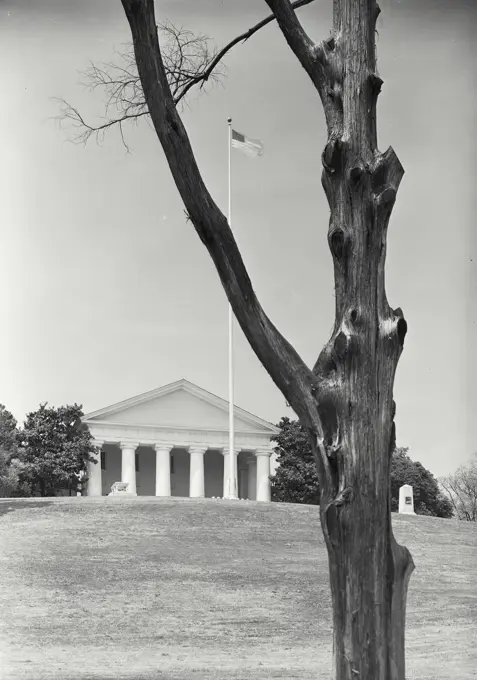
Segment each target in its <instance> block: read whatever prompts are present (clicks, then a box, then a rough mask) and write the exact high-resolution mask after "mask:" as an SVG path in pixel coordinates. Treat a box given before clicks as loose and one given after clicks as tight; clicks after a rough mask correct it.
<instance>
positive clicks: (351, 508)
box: [121, 0, 414, 680]
mask: <svg viewBox="0 0 477 680" xmlns="http://www.w3.org/2000/svg"><path fill="white" fill-rule="evenodd" d="M121 1H122V4H123V7H124V10H125V12H126V16H127V19H128V21H129V25H130V27H131V33H132V37H133V43H134V51H135V56H136V62H137V67H138V72H139V75H140V78H141V84H142V87H143V91H144V95H145V99H146V102H147V105H148V108H149V113H150V116H151V119H152V122H153V125H154V128H155V130H156V133H157V136H158V138H159V141H160V142H161V145H162V147H163V149H164V152H165V155H166V158H167V161H168V163H169V167H170V169H171V172H172V175H173V178H174V181H175V184H176V186H177V188H178V190H179V192H180V194H181V197H182V199H183V201H184V205H185V207H186V211H187V214H188V217H189V218H190V220H191V222H192V224H193V225H194V227H195V229H196V231H197V233H198V235H199V236H200V238H201V240H202V241H203V243H204V245H205V246H206V247H207V249H208V251H209V253H210V255H211V257H212V259H213V261H214V263H215V266H216V268H217V271H218V274H219V276H220V279H221V281H222V284H223V286H224V289H225V291H226V294H227V297H228V299H229V301H230V303H231V305H232V308H233V310H234V313H235V316H236V318H237V320H238V322H239V323H240V326H241V327H242V330H243V332H244V333H245V335H246V337H247V339H248V341H249V342H250V344H251V346H252V348H253V349H254V351H255V353H256V354H257V356H258V358H259V359H260V361H261V362H262V364H263V365H264V367H265V368H266V370H267V371H268V373H269V374H270V376H271V378H272V379H273V380H274V382H275V383H276V385H277V386H278V387H279V389H280V390H281V391H282V393H283V395H284V396H285V398H286V400H287V401H288V403H289V404H290V405H291V406H292V407H293V409H294V411H295V412H296V413H297V415H298V416H299V418H300V420H301V422H302V423H303V424H304V425H305V427H306V428H307V430H308V433H309V437H310V441H311V443H312V447H313V451H314V454H315V458H316V463H317V468H318V474H319V481H320V489H321V504H320V516H321V525H322V529H323V533H324V537H325V541H326V546H327V549H328V556H329V569H330V583H331V593H332V603H333V624H334V654H333V656H334V666H335V676H336V679H337V680H359V678H361V679H362V680H405V670H404V627H405V608H406V596H407V586H408V581H409V577H410V575H411V572H412V570H413V568H414V565H413V561H412V558H411V555H410V553H409V551H408V550H407V549H406V548H404V547H402V546H399V545H398V544H397V542H396V541H395V539H394V537H393V534H392V528H391V507H390V492H389V487H390V484H389V473H390V460H391V454H392V451H393V449H394V442H395V427H394V413H395V404H394V402H393V382H394V374H395V371H396V367H397V363H398V360H399V357H400V354H401V352H402V348H403V344H404V337H405V335H406V330H407V324H406V321H405V320H404V316H403V313H402V311H401V310H400V309H394V310H393V309H391V307H390V306H389V304H388V302H387V299H386V294H385V283H384V264H385V257H386V232H387V226H388V222H389V218H390V215H391V211H392V208H393V205H394V202H395V199H396V193H397V190H398V187H399V184H400V181H401V178H402V175H403V172H404V171H403V168H402V166H401V164H400V162H399V160H398V158H397V156H396V154H395V153H394V151H393V150H392V149H391V148H389V149H388V150H387V151H386V152H384V153H380V152H379V151H378V149H377V134H376V102H377V97H378V94H379V91H380V88H381V84H382V81H381V79H380V78H379V77H378V75H377V73H376V53H375V25H376V19H377V16H378V14H379V7H378V5H377V4H376V2H375V0H334V2H333V31H332V36H331V37H330V38H329V39H327V40H326V41H324V42H322V43H319V44H315V43H314V42H313V41H312V40H311V39H310V38H309V36H308V35H307V34H306V32H305V30H304V29H303V26H302V25H301V23H300V22H299V20H298V18H297V16H296V14H295V12H294V9H293V7H292V5H291V4H290V2H289V0H266V2H267V4H268V5H269V7H270V9H271V10H272V12H273V14H274V15H275V18H276V20H277V23H278V25H279V27H280V29H281V31H282V33H283V35H284V37H285V39H286V41H287V43H288V45H289V46H290V48H291V49H292V51H293V52H294V53H295V55H296V56H297V58H298V59H299V61H300V63H301V65H302V66H303V68H304V69H305V70H306V72H307V73H308V75H309V77H310V79H311V81H312V83H313V85H314V86H315V88H316V89H317V91H318V94H319V96H320V98H321V101H322V103H323V108H324V112H325V118H326V124H327V129H328V141H327V144H326V147H325V149H324V152H323V155H322V165H323V173H322V183H323V187H324V190H325V193H326V196H327V198H328V202H329V206H330V214H331V215H330V224H329V232H328V243H329V247H330V250H331V253H332V256H333V261H334V276H335V289H336V318H335V325H334V329H333V333H332V336H331V338H330V340H329V342H328V343H327V345H326V346H325V348H324V349H323V351H322V352H321V354H320V356H319V358H318V360H317V362H316V365H315V367H314V368H313V370H310V369H309V368H308V367H307V366H306V365H305V364H304V362H303V361H302V359H301V358H300V357H299V356H298V354H297V353H296V351H295V350H294V349H293V347H292V346H291V345H290V344H289V343H288V342H287V341H286V340H285V339H284V338H283V337H282V336H281V335H280V333H279V332H278V331H277V329H276V328H275V327H274V326H273V324H272V323H271V321H270V320H269V319H268V317H267V316H266V314H265V313H264V311H263V309H262V307H261V306H260V304H259V302H258V300H257V297H256V295H255V292H254V290H253V288H252V284H251V282H250V279H249V277H248V274H247V271H246V269H245V266H244V264H243V261H242V258H241V255H240V252H239V250H238V248H237V245H236V243H235V240H234V238H233V235H232V232H231V230H230V228H229V226H228V224H227V220H226V218H225V216H224V215H223V214H222V212H221V211H220V210H219V208H218V207H217V205H216V204H215V203H214V201H213V199H212V197H211V196H210V194H209V192H208V190H207V188H206V186H205V184H204V182H203V180H202V177H201V175H200V172H199V169H198V167H197V164H196V161H195V159H194V155H193V152H192V149H191V146H190V143H189V139H188V136H187V133H186V131H185V128H184V126H183V124H182V121H181V119H180V116H179V114H178V112H177V110H176V106H175V103H174V99H173V97H172V95H171V92H170V89H169V87H168V83H167V79H166V75H165V71H164V65H163V62H162V59H161V52H160V46H159V41H158V35H157V29H156V20H155V15H154V3H153V0H121Z"/></svg>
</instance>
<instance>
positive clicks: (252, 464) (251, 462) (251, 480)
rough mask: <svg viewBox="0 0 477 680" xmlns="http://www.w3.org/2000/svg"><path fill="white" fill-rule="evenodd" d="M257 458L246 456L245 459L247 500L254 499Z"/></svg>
mask: <svg viewBox="0 0 477 680" xmlns="http://www.w3.org/2000/svg"><path fill="white" fill-rule="evenodd" d="M256 463H257V459H256V458H255V456H253V458H248V459H247V465H248V480H247V489H248V494H247V495H248V500H249V501H254V500H255V499H256V490H257V465H256Z"/></svg>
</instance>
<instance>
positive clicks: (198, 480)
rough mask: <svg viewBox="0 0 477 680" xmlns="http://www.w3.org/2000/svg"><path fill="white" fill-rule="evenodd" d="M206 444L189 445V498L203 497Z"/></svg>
mask: <svg viewBox="0 0 477 680" xmlns="http://www.w3.org/2000/svg"><path fill="white" fill-rule="evenodd" d="M207 448H208V447H207V446H190V447H189V455H190V476H189V496H190V498H204V496H205V475H204V454H205V452H206V451H207Z"/></svg>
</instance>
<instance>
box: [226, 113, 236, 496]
mask: <svg viewBox="0 0 477 680" xmlns="http://www.w3.org/2000/svg"><path fill="white" fill-rule="evenodd" d="M227 122H228V124H229V131H228V132H229V134H228V139H229V205H228V221H229V226H230V228H231V229H232V183H231V175H232V172H231V171H232V119H231V118H229V119H228V121H227ZM234 449H235V437H234V315H233V311H232V306H231V304H230V303H229V483H228V497H229V498H234V499H235V498H237V491H236V489H237V486H236V480H235V451H234Z"/></svg>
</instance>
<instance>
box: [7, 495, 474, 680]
mask: <svg viewBox="0 0 477 680" xmlns="http://www.w3.org/2000/svg"><path fill="white" fill-rule="evenodd" d="M393 522H394V530H395V533H396V536H397V538H398V540H399V541H400V542H403V543H405V544H406V545H407V546H408V547H409V548H410V550H411V552H412V554H413V557H414V561H415V563H416V571H415V572H414V573H413V575H412V577H411V583H410V589H409V597H408V615H407V676H408V678H409V679H411V680H451V679H452V680H470V679H471V678H473V679H474V678H476V674H477V671H476V669H477V638H476V625H477V526H475V525H472V524H470V523H463V522H461V523H458V522H454V521H452V520H441V519H434V518H428V517H403V516H400V515H393ZM0 545H1V548H0V583H1V589H0V654H1V657H0V678H1V680H27V679H28V680H46V679H48V680H53V679H55V680H57V679H58V680H59V679H60V678H61V680H77V679H78V680H80V679H81V680H86V679H93V678H95V679H97V680H113V678H114V680H119V679H121V680H126V679H127V680H152V679H153V678H154V679H157V680H169V679H170V680H188V679H197V680H202V679H204V680H205V679H206V678H207V679H212V678H221V679H222V678H223V679H224V680H225V679H226V678H227V680H265V679H269V678H270V679H272V678H280V679H282V680H285V679H286V680H295V679H296V680H298V679H300V680H308V679H311V678H313V679H314V680H322V679H323V680H324V679H326V680H328V678H329V677H330V672H331V609H330V595H329V581H328V566H327V557H326V549H325V546H324V542H323V538H322V535H321V528H320V526H319V516H318V508H316V507H312V506H300V505H282V504H275V503H273V504H262V503H254V502H240V501H235V502H234V501H218V500H217V501H216V500H209V499H206V500H191V499H156V498H141V497H139V498H122V499H113V498H107V497H105V498H98V499H94V498H71V499H70V498H58V499H29V500H8V499H2V500H0ZM362 680H366V679H364V678H363V679H362Z"/></svg>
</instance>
